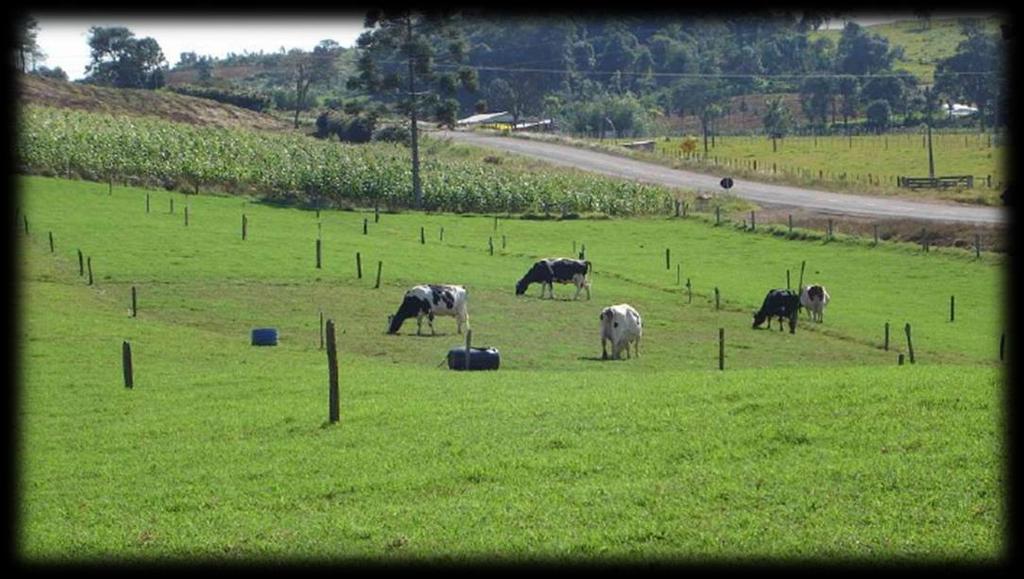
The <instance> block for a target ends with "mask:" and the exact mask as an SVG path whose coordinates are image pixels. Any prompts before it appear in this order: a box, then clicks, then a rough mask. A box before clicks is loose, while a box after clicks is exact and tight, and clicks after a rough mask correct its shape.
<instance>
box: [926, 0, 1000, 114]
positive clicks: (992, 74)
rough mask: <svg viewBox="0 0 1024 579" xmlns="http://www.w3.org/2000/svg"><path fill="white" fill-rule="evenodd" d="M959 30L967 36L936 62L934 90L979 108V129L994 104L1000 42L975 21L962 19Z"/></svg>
mask: <svg viewBox="0 0 1024 579" xmlns="http://www.w3.org/2000/svg"><path fill="white" fill-rule="evenodd" d="M960 24H961V31H962V33H963V34H964V35H965V36H966V38H965V39H964V40H962V41H961V42H960V43H959V44H958V45H957V48H956V52H955V53H954V54H953V56H950V57H948V58H944V59H941V60H939V61H938V63H937V64H936V67H935V89H936V90H937V91H938V92H940V93H942V94H943V95H945V96H947V97H948V98H951V99H955V100H961V99H965V100H968V101H970V102H972V103H974V105H975V106H977V107H978V113H979V114H978V118H979V119H980V123H981V129H982V130H984V128H985V120H984V119H985V114H986V113H987V112H988V110H989V108H990V106H991V105H992V104H993V103H994V102H995V101H996V98H997V93H999V92H1003V93H1004V94H1005V92H1006V91H1005V90H1004V91H1000V84H1001V82H1002V69H1003V66H1004V63H1003V58H1002V53H1003V52H1004V51H1003V50H1000V48H1002V47H1001V46H1000V41H999V40H998V39H997V38H996V35H994V34H986V33H985V32H984V30H983V29H982V28H981V26H980V25H979V24H978V23H977V22H976V21H974V20H968V19H965V20H964V21H962V22H961V23H960Z"/></svg>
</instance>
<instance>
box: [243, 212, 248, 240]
mask: <svg viewBox="0 0 1024 579" xmlns="http://www.w3.org/2000/svg"><path fill="white" fill-rule="evenodd" d="M248 225H249V223H248V218H246V216H245V213H243V214H242V241H245V234H246V228H247V227H248Z"/></svg>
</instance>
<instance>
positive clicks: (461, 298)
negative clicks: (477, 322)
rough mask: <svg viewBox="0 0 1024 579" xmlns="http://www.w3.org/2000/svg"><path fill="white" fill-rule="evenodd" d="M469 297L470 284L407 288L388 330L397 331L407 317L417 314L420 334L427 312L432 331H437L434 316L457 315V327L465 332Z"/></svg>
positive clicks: (389, 317)
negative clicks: (467, 299) (465, 285)
mask: <svg viewBox="0 0 1024 579" xmlns="http://www.w3.org/2000/svg"><path fill="white" fill-rule="evenodd" d="M466 298H467V294H466V288H464V287H462V286H460V285H433V284H429V285H418V286H416V287H414V288H412V289H410V290H409V291H407V292H405V299H403V300H402V305H401V306H399V308H398V312H396V313H395V314H394V315H391V316H388V333H389V334H397V333H398V330H399V328H401V327H402V323H403V322H405V320H407V319H409V318H412V317H415V318H416V335H420V333H421V331H422V329H423V317H424V316H426V317H427V321H428V322H429V323H430V333H431V334H434V316H454V317H455V324H456V329H457V330H458V332H459V333H460V334H461V333H462V325H463V324H465V325H466V329H469V312H468V311H467V310H466Z"/></svg>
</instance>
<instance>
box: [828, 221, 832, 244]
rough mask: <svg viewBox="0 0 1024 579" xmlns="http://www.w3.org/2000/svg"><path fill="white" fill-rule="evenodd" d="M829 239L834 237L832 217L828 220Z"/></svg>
mask: <svg viewBox="0 0 1024 579" xmlns="http://www.w3.org/2000/svg"><path fill="white" fill-rule="evenodd" d="M828 239H829V240H830V241H831V239H832V218H829V220H828Z"/></svg>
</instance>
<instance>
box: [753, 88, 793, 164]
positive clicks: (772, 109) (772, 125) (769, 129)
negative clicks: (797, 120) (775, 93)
mask: <svg viewBox="0 0 1024 579" xmlns="http://www.w3.org/2000/svg"><path fill="white" fill-rule="evenodd" d="M765 107H766V108H765V113H764V116H763V117H761V121H762V122H763V123H764V132H765V134H766V135H768V136H769V137H770V138H771V140H772V151H773V152H774V151H777V150H778V146H777V144H776V139H782V138H785V136H786V135H787V134H788V133H789V129H790V127H791V126H792V124H793V118H792V115H791V114H790V112H789V108H788V107H786V105H785V104H784V103H783V102H782V97H775V98H772V99H768V100H766V101H765Z"/></svg>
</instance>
